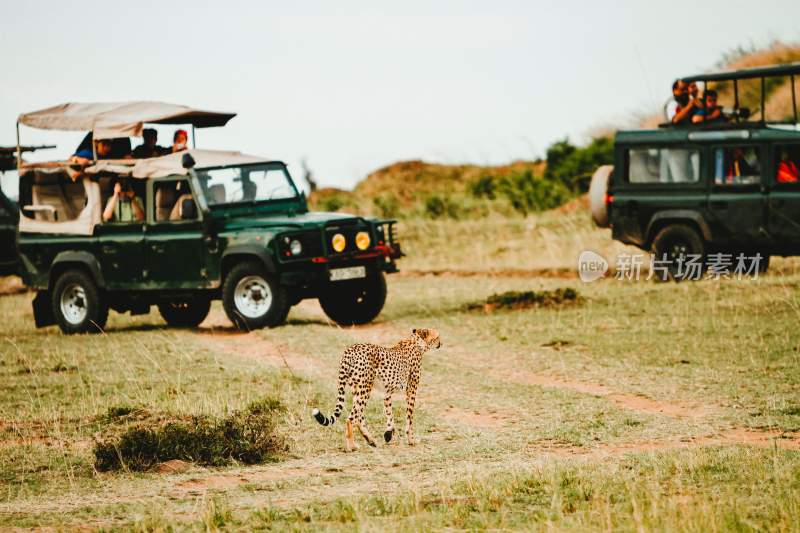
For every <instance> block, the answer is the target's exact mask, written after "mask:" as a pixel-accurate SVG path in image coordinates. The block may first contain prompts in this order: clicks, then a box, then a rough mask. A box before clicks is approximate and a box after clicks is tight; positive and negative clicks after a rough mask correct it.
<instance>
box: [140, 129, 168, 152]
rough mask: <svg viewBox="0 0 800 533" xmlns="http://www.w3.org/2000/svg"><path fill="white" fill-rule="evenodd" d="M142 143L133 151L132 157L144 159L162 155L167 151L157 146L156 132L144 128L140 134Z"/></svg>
mask: <svg viewBox="0 0 800 533" xmlns="http://www.w3.org/2000/svg"><path fill="white" fill-rule="evenodd" d="M142 138H143V140H144V142H143V143H142V144H141V145H139V146H137V147H136V148H135V149H134V150H133V157H135V158H136V159H146V158H148V157H158V156H160V155H163V154H164V153H165V152H166V151H167V149H166V148H164V147H163V146H159V145H158V132H157V131H156V130H154V129H153V128H145V129H144V131H143V132H142Z"/></svg>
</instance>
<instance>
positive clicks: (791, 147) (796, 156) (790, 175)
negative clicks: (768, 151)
mask: <svg viewBox="0 0 800 533" xmlns="http://www.w3.org/2000/svg"><path fill="white" fill-rule="evenodd" d="M774 160H775V185H776V186H777V187H778V188H781V189H797V188H800V175H799V173H798V170H799V169H800V144H782V145H781V144H779V145H777V146H776V147H775V159H774Z"/></svg>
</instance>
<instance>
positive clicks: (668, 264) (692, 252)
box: [651, 224, 705, 281]
mask: <svg viewBox="0 0 800 533" xmlns="http://www.w3.org/2000/svg"><path fill="white" fill-rule="evenodd" d="M651 251H652V252H653V255H655V258H654V269H653V277H654V278H655V279H656V280H658V281H668V280H670V279H672V280H675V281H681V280H684V279H700V278H701V277H702V275H703V271H704V270H705V243H704V242H703V239H702V238H701V237H700V235H699V234H698V233H697V231H695V230H694V228H692V227H690V226H687V225H685V224H672V225H670V226H666V227H664V228H661V230H659V232H658V233H657V234H656V236H655V238H654V239H653V244H652V246H651ZM696 265H699V266H696Z"/></svg>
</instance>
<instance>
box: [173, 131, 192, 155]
mask: <svg viewBox="0 0 800 533" xmlns="http://www.w3.org/2000/svg"><path fill="white" fill-rule="evenodd" d="M188 142H189V134H188V133H187V132H186V130H178V131H176V132H175V135H173V136H172V148H171V149H170V152H171V153H173V154H174V153H175V152H182V151H183V150H186V148H187V143H188Z"/></svg>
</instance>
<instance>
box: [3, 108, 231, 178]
mask: <svg viewBox="0 0 800 533" xmlns="http://www.w3.org/2000/svg"><path fill="white" fill-rule="evenodd" d="M235 116H236V113H227V112H220V111H205V110H202V109H194V108H191V107H187V106H184V105H177V104H167V103H163V102H150V101H131V102H88V103H79V102H70V103H65V104H60V105H57V106H53V107H48V108H46V109H40V110H38V111H31V112H30V113H23V114H21V115H20V116H19V117H18V118H17V165H18V166H19V165H21V164H22V147H21V145H20V139H19V125H20V124H24V125H26V126H29V127H31V128H37V129H43V130H60V131H88V132H90V133H91V135H92V138H93V139H114V138H117V137H140V136H141V135H142V130H143V129H144V125H145V124H176V125H177V124H188V125H191V126H192V143H193V146H194V147H195V148H196V142H195V128H213V127H218V126H224V125H225V124H227V123H228V122H229V121H230V120H231V119H232V118H233V117H235ZM94 155H95V157H94V159H95V161H96V160H97V154H94Z"/></svg>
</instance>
